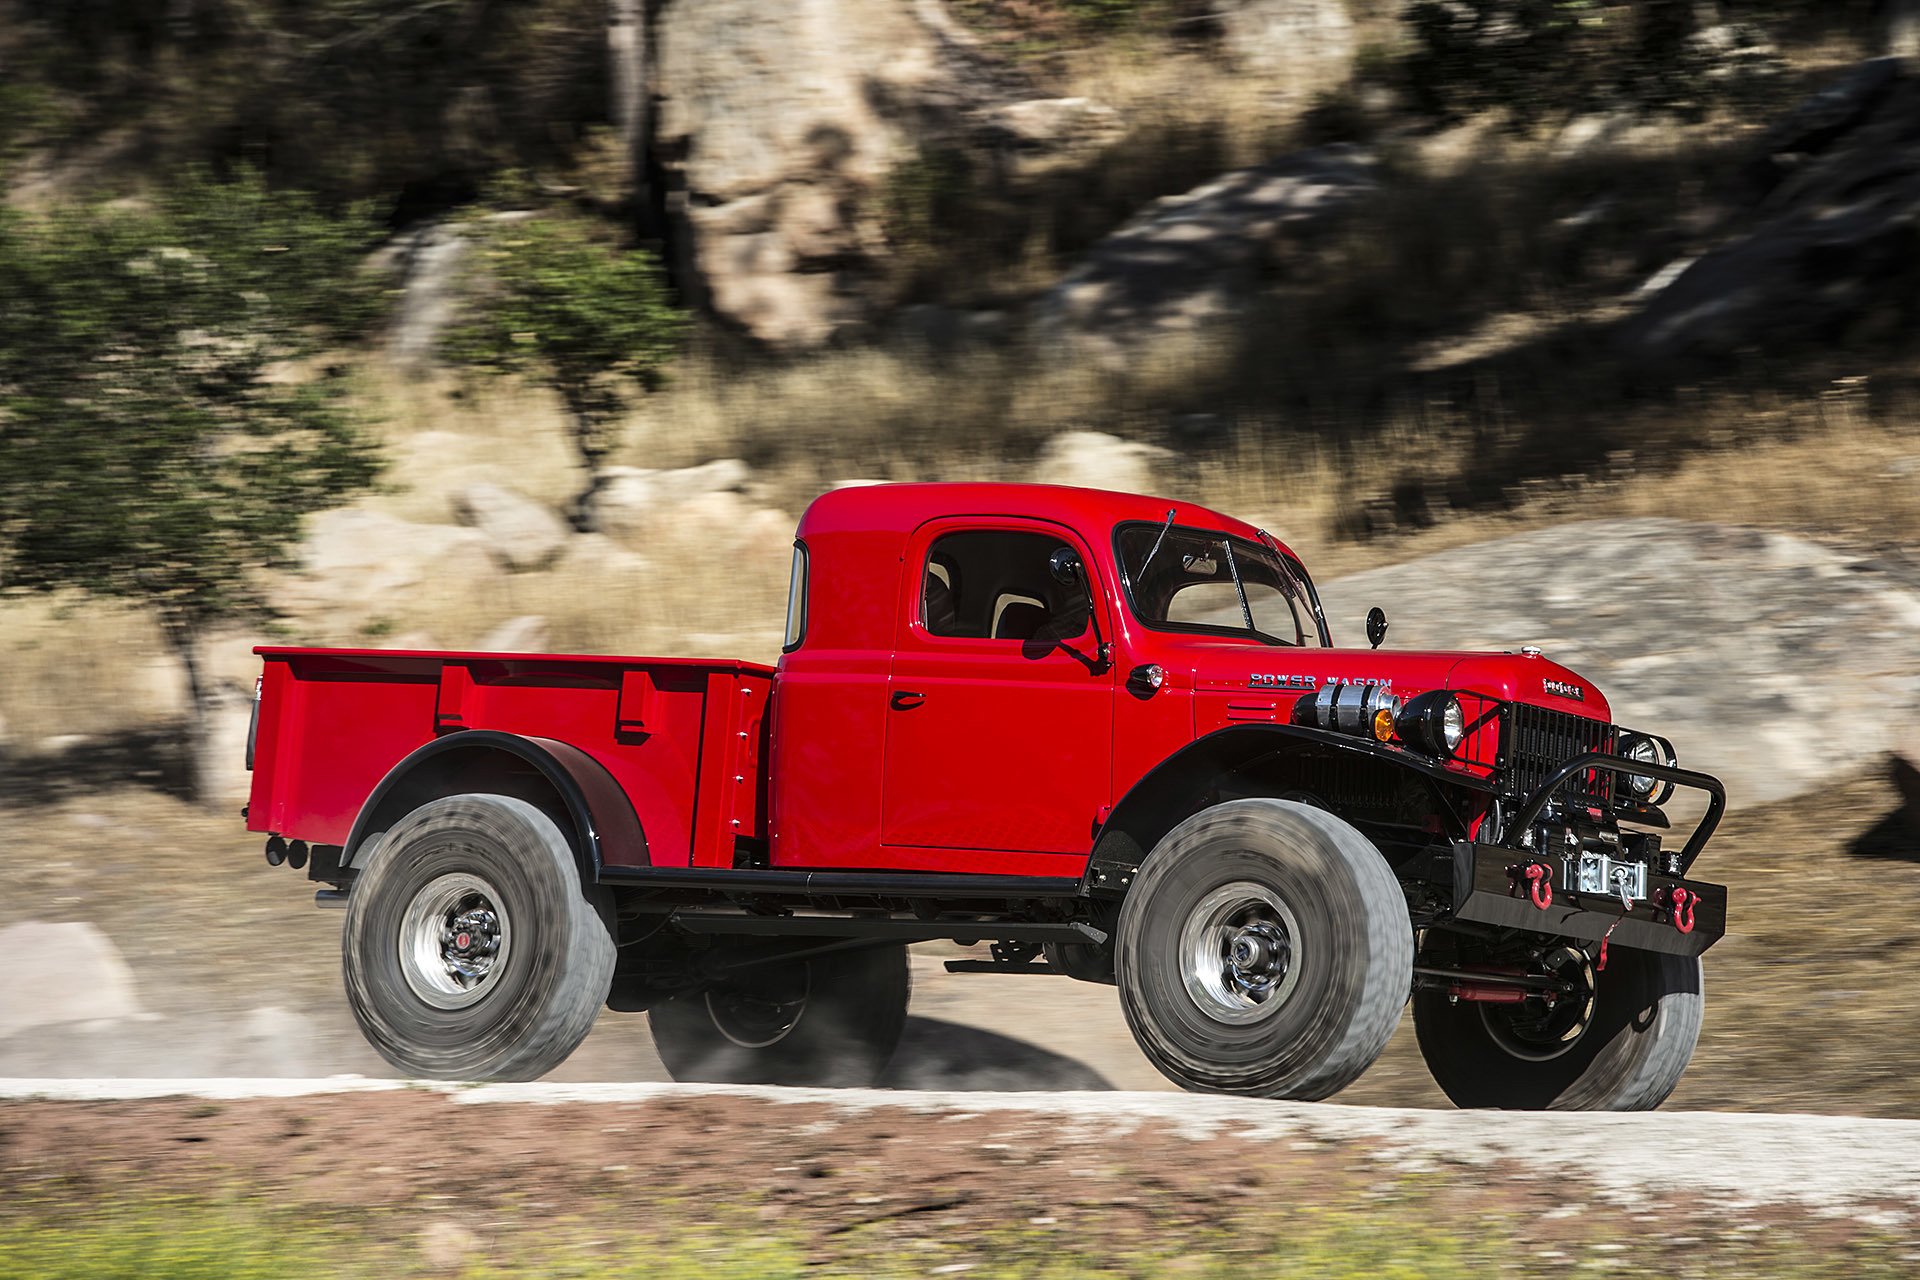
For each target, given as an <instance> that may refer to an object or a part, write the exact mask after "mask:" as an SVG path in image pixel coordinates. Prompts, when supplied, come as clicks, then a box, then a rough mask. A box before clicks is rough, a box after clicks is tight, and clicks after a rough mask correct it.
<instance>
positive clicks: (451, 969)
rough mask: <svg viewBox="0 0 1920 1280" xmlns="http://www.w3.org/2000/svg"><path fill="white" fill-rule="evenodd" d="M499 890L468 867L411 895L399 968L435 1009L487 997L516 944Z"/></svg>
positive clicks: (403, 924)
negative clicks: (471, 871) (494, 979)
mask: <svg viewBox="0 0 1920 1280" xmlns="http://www.w3.org/2000/svg"><path fill="white" fill-rule="evenodd" d="M499 903H500V895H499V893H498V892H497V891H496V890H495V889H494V887H493V886H492V885H490V884H488V883H487V882H486V881H485V880H482V879H481V878H480V877H479V876H475V875H468V874H467V873H466V872H464V871H459V872H453V873H450V874H448V875H444V876H439V877H436V878H435V879H433V880H430V881H428V882H427V883H426V884H425V885H424V886H422V887H421V889H420V892H418V893H416V894H414V895H413V901H412V902H409V903H408V904H407V909H406V911H405V913H404V914H402V916H401V918H400V971H401V972H402V973H403V974H405V975H406V979H407V986H408V987H410V988H411V989H412V990H413V993H414V994H415V995H417V996H419V997H420V998H421V999H422V1000H424V1001H426V1002H427V1003H428V1004H430V1005H432V1006H434V1007H435V1008H436V1009H459V1008H464V1007H465V1006H467V1005H470V1004H472V1003H473V1002H474V1001H476V1000H478V999H479V998H480V997H481V996H484V995H485V994H486V993H487V991H488V990H489V988H490V987H491V985H492V981H493V978H494V975H495V974H497V973H498V972H499V971H500V970H501V968H502V966H504V965H505V964H506V960H507V955H508V953H509V952H510V951H511V950H512V949H513V926H512V923H511V922H510V921H509V920H508V918H507V913H506V912H505V911H503V910H502V909H501V908H500V905H499Z"/></svg>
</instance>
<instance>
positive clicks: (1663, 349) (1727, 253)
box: [1617, 59, 1920, 361]
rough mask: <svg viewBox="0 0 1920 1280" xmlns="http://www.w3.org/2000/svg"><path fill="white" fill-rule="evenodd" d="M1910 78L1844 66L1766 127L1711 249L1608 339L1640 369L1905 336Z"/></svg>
mask: <svg viewBox="0 0 1920 1280" xmlns="http://www.w3.org/2000/svg"><path fill="white" fill-rule="evenodd" d="M1916 120H1920V77H1916V76H1914V75H1911V74H1908V73H1906V72H1904V71H1902V70H1901V68H1900V65H1899V64H1898V63H1897V62H1896V61H1894V60H1893V59H1876V60H1874V61H1872V62H1868V63H1864V64H1861V65H1860V66H1858V67H1856V68H1854V70H1853V71H1851V72H1850V73H1849V74H1848V75H1847V76H1846V77H1845V78H1843V79H1842V80H1841V81H1840V82H1839V83H1838V84H1836V85H1835V86H1834V87H1833V88H1831V89H1829V90H1827V91H1826V92H1824V93H1822V94H1819V95H1816V96H1815V97H1813V98H1811V99H1809V100H1808V101H1807V102H1805V103H1803V104H1802V105H1801V106H1799V107H1797V108H1796V109H1795V110H1794V111H1792V112H1790V113H1789V114H1788V115H1787V116H1786V117H1785V118H1784V119H1783V120H1782V121H1781V122H1780V123H1779V124H1777V125H1775V126H1774V128H1773V129H1772V130H1771V131H1769V133H1768V135H1767V137H1766V140H1765V141H1764V143H1763V144H1762V146H1761V149H1760V154H1759V155H1758V156H1757V157H1756V158H1755V160H1754V161H1753V162H1752V163H1751V164H1749V165H1748V166H1747V170H1746V176H1747V179H1748V185H1749V188H1750V190H1749V192H1748V194H1747V196H1746V198H1745V200H1744V201H1743V202H1742V203H1741V204H1740V205H1739V206H1738V207H1737V208H1736V209H1735V210H1734V211H1733V212H1732V214H1730V215H1729V217H1728V218H1727V219H1726V220H1725V221H1724V223H1723V230H1722V233H1721V242H1720V244H1719V246H1718V247H1717V248H1714V249H1711V250H1710V251H1708V252H1706V253H1703V254H1701V255H1700V256H1699V257H1698V258H1696V259H1694V260H1693V261H1691V262H1689V263H1686V264H1685V265H1684V267H1682V268H1681V269H1680V270H1677V271H1674V272H1672V273H1671V275H1670V277H1668V278H1664V279H1659V280H1658V281H1657V286H1656V284H1654V283H1650V285H1649V287H1648V288H1646V289H1644V290H1643V291H1642V296H1641V299H1640V303H1639V306H1638V307H1637V309H1636V310H1635V311H1634V312H1633V313H1632V314H1631V315H1629V316H1628V317H1627V318H1626V320H1624V321H1623V322H1622V324H1621V326H1620V328H1619V330H1618V334H1617V338H1618V342H1619V345H1620V347H1621V348H1622V350H1623V351H1624V352H1625V353H1626V354H1627V355H1629V356H1631V357H1632V358H1634V359H1636V360H1641V361H1666V360H1673V359H1677V358H1682V357H1689V356H1705V357H1710V358H1718V357H1724V356H1729V355H1733V354H1736V353H1740V352H1756V351H1757V352H1765V351H1769V350H1776V349H1780V348H1782V347H1785V346H1788V345H1791V344H1795V343H1803V342H1807V341H1826V342H1831V341H1842V340H1844V341H1847V342H1849V343H1854V344H1857V343H1861V342H1865V341H1870V340H1872V339H1874V338H1885V339H1893V338H1897V337H1899V336H1901V335H1903V334H1904V333H1905V332H1906V331H1907V330H1908V328H1909V327H1910V322H1911V317H1912V307H1913V304H1912V298H1913V296H1914V291H1915V285H1916V283H1917V281H1916V274H1917V273H1916V267H1915V259H1914V255H1913V253H1912V227H1913V224H1914V221H1915V220H1916V218H1920V129H1917V128H1916V127H1915V124H1914V122H1915V121H1916Z"/></svg>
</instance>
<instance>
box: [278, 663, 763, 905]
mask: <svg viewBox="0 0 1920 1280" xmlns="http://www.w3.org/2000/svg"><path fill="white" fill-rule="evenodd" d="M255 652H256V653H258V654H259V655H260V657H261V658H262V659H263V661H264V664H265V666H264V671H263V673H262V683H261V700H260V708H259V723H258V727H257V733H256V750H255V757H254V772H253V788H252V793H251V796H250V798H249V803H248V810H247V826H248V828H249V829H250V830H253V831H261V832H273V833H277V834H280V835H283V836H286V837H288V838H290V839H299V840H305V841H307V842H309V843H311V844H321V845H341V844H344V843H345V842H346V840H347V837H348V834H349V832H350V831H351V829H352V826H353V821H354V817H355V815H357V814H358V813H359V811H360V808H361V806H362V804H364V803H365V801H366V799H367V797H368V796H369V795H370V794H371V793H372V792H373V790H374V788H375V786H377V785H378V784H379V782H380V780H381V779H382V778H383V777H385V776H386V774H387V772H388V770H390V769H392V768H393V766H394V765H396V764H398V763H399V762H400V761H401V760H403V759H405V758H406V756H407V755H408V754H409V753H411V752H412V751H414V750H415V749H417V748H419V747H421V746H424V745H425V744H427V743H428V742H431V741H432V740H433V739H435V738H436V737H439V736H442V735H444V734H448V733H456V732H460V731H463V730H474V729H490V730H498V731H500V732H504V733H512V734H519V735H524V736H527V737H533V738H547V739H554V740H557V741H560V742H564V743H567V744H568V745H570V746H573V747H576V748H578V749H579V750H581V751H584V752H586V753H587V754H588V755H589V756H591V757H593V759H595V760H596V761H598V762H599V763H600V764H601V765H603V766H604V767H605V768H606V769H607V771H608V772H609V773H610V774H611V775H612V776H613V778H614V780H615V781H616V782H618V783H619V785H620V786H621V787H622V788H624V789H625V791H626V793H627V794H628V796H630V797H631V798H632V800H633V803H634V806H635V808H636V809H637V810H639V811H640V812H642V813H644V814H646V824H647V825H646V845H647V848H646V850H644V851H643V850H638V849H632V850H627V849H609V850H607V851H606V852H607V858H608V865H612V866H619V865H645V864H647V860H648V858H649V857H650V859H651V865H654V866H679V867H687V866H716V867H718V866H727V867H730V866H732V865H734V858H735V848H736V844H735V842H736V840H737V839H745V840H749V841H758V840H764V839H765V837H766V814H767V786H766V776H767V770H766V767H765V758H766V744H767V732H766V730H767V712H768V706H769V701H770V698H771V695H772V690H773V669H772V668H771V667H765V666H761V665H759V664H756V663H750V662H741V661H737V660H731V659H720V660H713V659H704V658H620V657H596V656H572V655H567V656H555V655H546V654H517V653H457V652H445V653H442V652H421V651H413V650H396V649H312V648H288V647H274V646H267V647H262V648H259V649H257V650H255Z"/></svg>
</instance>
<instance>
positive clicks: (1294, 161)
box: [1034, 146, 1375, 367]
mask: <svg viewBox="0 0 1920 1280" xmlns="http://www.w3.org/2000/svg"><path fill="white" fill-rule="evenodd" d="M1374 185H1375V183H1374V177H1373V162H1372V160H1371V158H1370V157H1368V156H1366V155H1365V154H1364V153H1362V152H1360V151H1357V150H1355V149H1353V148H1351V147H1345V146H1340V147H1327V148H1322V149H1318V150H1313V151H1305V152H1300V153H1298V154H1295V155H1292V156H1289V157H1287V158H1286V159H1283V160H1279V161H1276V162H1274V163H1273V164H1270V165H1265V166H1262V167H1260V168H1257V169H1243V170H1240V171H1238V172H1235V173H1229V174H1227V175H1225V176H1224V177H1220V178H1216V179H1214V180H1213V181H1212V182H1209V183H1207V184H1206V185H1205V186H1201V187H1196V188H1195V189H1193V190H1192V191H1189V192H1187V193H1185V194H1184V195H1178V196H1169V197H1167V198H1166V199H1163V200H1157V201H1155V202H1154V203H1152V204H1150V205H1148V206H1147V207H1146V208H1145V209H1144V210H1142V211H1141V212H1140V213H1139V214H1137V215H1136V216H1135V217H1134V218H1133V219H1132V220H1130V221H1129V222H1127V223H1126V224H1125V225H1124V226H1122V227H1121V228H1120V229H1119V230H1118V231H1115V232H1114V233H1113V234H1112V235H1110V236H1108V237H1107V238H1106V239H1104V240H1102V241H1100V242H1099V243H1098V244H1096V245H1095V246H1094V247H1093V248H1092V249H1090V250H1089V251H1088V252H1087V254H1086V255H1085V256H1084V257H1083V258H1082V259H1081V260H1080V262H1079V263H1077V264H1076V265H1075V266H1074V267H1073V269H1072V270H1070V271H1069V272H1068V273H1067V274H1066V276H1065V277H1063V278H1062V279H1061V281H1060V282H1059V283H1058V284H1056V285H1055V286H1054V287H1053V288H1052V289H1050V290H1048V291H1047V293H1046V294H1045V295H1044V296H1043V297H1042V298H1041V300H1040V302H1039V303H1038V305H1037V307H1036V310H1035V313H1034V322H1035V332H1036V333H1037V334H1038V336H1039V337H1040V338H1041V340H1042V341H1043V342H1046V343H1048V344H1049V345H1050V347H1051V352H1050V354H1052V355H1053V356H1054V357H1055V358H1056V359H1058V360H1059V361H1061V362H1063V363H1064V362H1071V361H1078V360H1083V359H1093V360H1095V361H1098V362H1100V363H1102V364H1104V365H1106V366H1108V367H1121V366H1124V365H1126V364H1127V363H1129V362H1130V361H1131V360H1132V359H1133V358H1134V357H1135V356H1136V355H1138V354H1140V353H1141V352H1144V351H1146V350H1148V349H1150V348H1152V347H1154V346H1156V345H1157V344H1159V343H1160V342H1161V341H1163V340H1164V339H1166V338H1167V337H1169V336H1171V335H1173V334H1177V333H1182V332H1191V331H1193V330H1195V329H1198V328H1201V327H1203V326H1205V325H1208V324H1212V323H1216V322H1218V321H1220V320H1222V319H1224V318H1226V317H1228V316H1230V315H1231V314H1232V313H1233V312H1234V311H1235V310H1237V309H1238V308H1239V307H1240V306H1241V305H1242V303H1244V301H1245V300H1246V299H1247V297H1248V296H1249V295H1250V293H1251V292H1252V289H1253V287H1254V285H1255V284H1256V283H1257V278H1256V277H1257V270H1256V268H1257V267H1258V266H1259V263H1260V261H1261V259H1262V258H1263V256H1264V255H1266V254H1267V253H1268V252H1269V250H1270V248H1271V246H1272V245H1273V243H1274V242H1275V241H1277V240H1280V239H1282V238H1284V237H1292V236H1299V235H1304V234H1306V233H1308V232H1309V231H1311V230H1312V229H1314V228H1316V227H1318V226H1320V225H1322V224H1324V223H1325V222H1326V221H1327V220H1329V219H1330V218H1332V217H1334V216H1336V215H1337V214H1338V213H1339V212H1340V211H1341V210H1343V209H1345V208H1346V207H1347V206H1348V205H1349V204H1351V203H1352V202H1353V201H1354V200H1355V199H1356V198H1357V197H1359V196H1361V195H1363V194H1365V193H1367V192H1369V191H1371V190H1373V188H1374Z"/></svg>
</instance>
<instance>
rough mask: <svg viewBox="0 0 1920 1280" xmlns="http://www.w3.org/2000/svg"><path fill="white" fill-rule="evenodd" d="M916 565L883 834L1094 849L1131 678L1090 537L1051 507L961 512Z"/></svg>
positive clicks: (919, 546)
mask: <svg viewBox="0 0 1920 1280" xmlns="http://www.w3.org/2000/svg"><path fill="white" fill-rule="evenodd" d="M1062 551H1066V552H1068V553H1070V554H1071V559H1072V560H1075V561H1077V564H1078V566H1079V570H1078V577H1077V578H1076V577H1075V576H1074V575H1073V574H1072V573H1071V572H1070V571H1067V570H1068V568H1069V566H1066V565H1060V564H1057V563H1056V556H1057V553H1060V552H1062ZM907 565H908V572H909V575H910V576H909V578H908V583H909V589H908V590H907V591H906V592H905V593H904V594H905V595H906V596H907V599H906V601H905V602H904V603H903V608H902V610H901V613H902V618H901V625H900V639H899V643H898V646H897V648H896V650H895V653H894V659H893V671H892V675H891V679H890V681H889V684H888V690H887V733H886V762H885V777H884V783H883V795H882V801H881V841H882V843H883V844H886V845H892V846H896V847H898V846H907V847H917V848H927V849H978V850H993V851H1002V852H1020V853H1064V854H1086V853H1087V852H1088V851H1089V850H1091V848H1092V846H1093V831H1094V827H1095V825H1096V824H1097V822H1098V820H1099V819H1100V818H1101V817H1102V816H1103V814H1102V809H1103V807H1104V806H1105V805H1107V804H1108V803H1109V800H1110V796H1109V791H1110V789H1111V785H1112V784H1111V778H1110V766H1111V762H1112V739H1113V698H1114V688H1115V684H1114V675H1113V670H1112V667H1111V666H1110V664H1109V663H1107V662H1106V661H1104V660H1103V659H1102V657H1101V654H1100V641H1099V638H1098V637H1101V636H1109V637H1110V636H1112V634H1113V630H1112V626H1113V624H1112V619H1111V617H1110V616H1109V615H1108V614H1107V612H1106V592H1105V591H1104V590H1103V589H1102V586H1101V582H1100V579H1099V577H1098V570H1097V568H1096V567H1095V565H1094V563H1093V560H1092V558H1091V557H1089V556H1088V554H1087V548H1086V547H1085V546H1084V545H1083V544H1082V543H1081V542H1080V540H1079V539H1078V537H1077V536H1075V535H1074V534H1073V533H1072V532H1071V531H1069V530H1067V529H1065V528H1064V527H1062V526H1059V525H1054V524H1050V523H1047V522H1044V521H1037V520H1012V519H1005V520H945V521H938V522H935V523H934V524H932V525H928V526H924V527H923V528H922V529H921V530H919V531H918V533H916V535H915V536H914V538H913V539H912V540H911V541H910V542H909V544H908V551H907ZM1089 585H1091V595H1089ZM1090 605H1091V608H1090V607H1089V606H1090ZM1096 610H1097V611H1098V612H1097V613H1095V612H1094V611H1096ZM1096 617H1097V618H1098V621H1099V627H1098V628H1097V629H1096V627H1095V626H1094V620H1095V618H1096Z"/></svg>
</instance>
